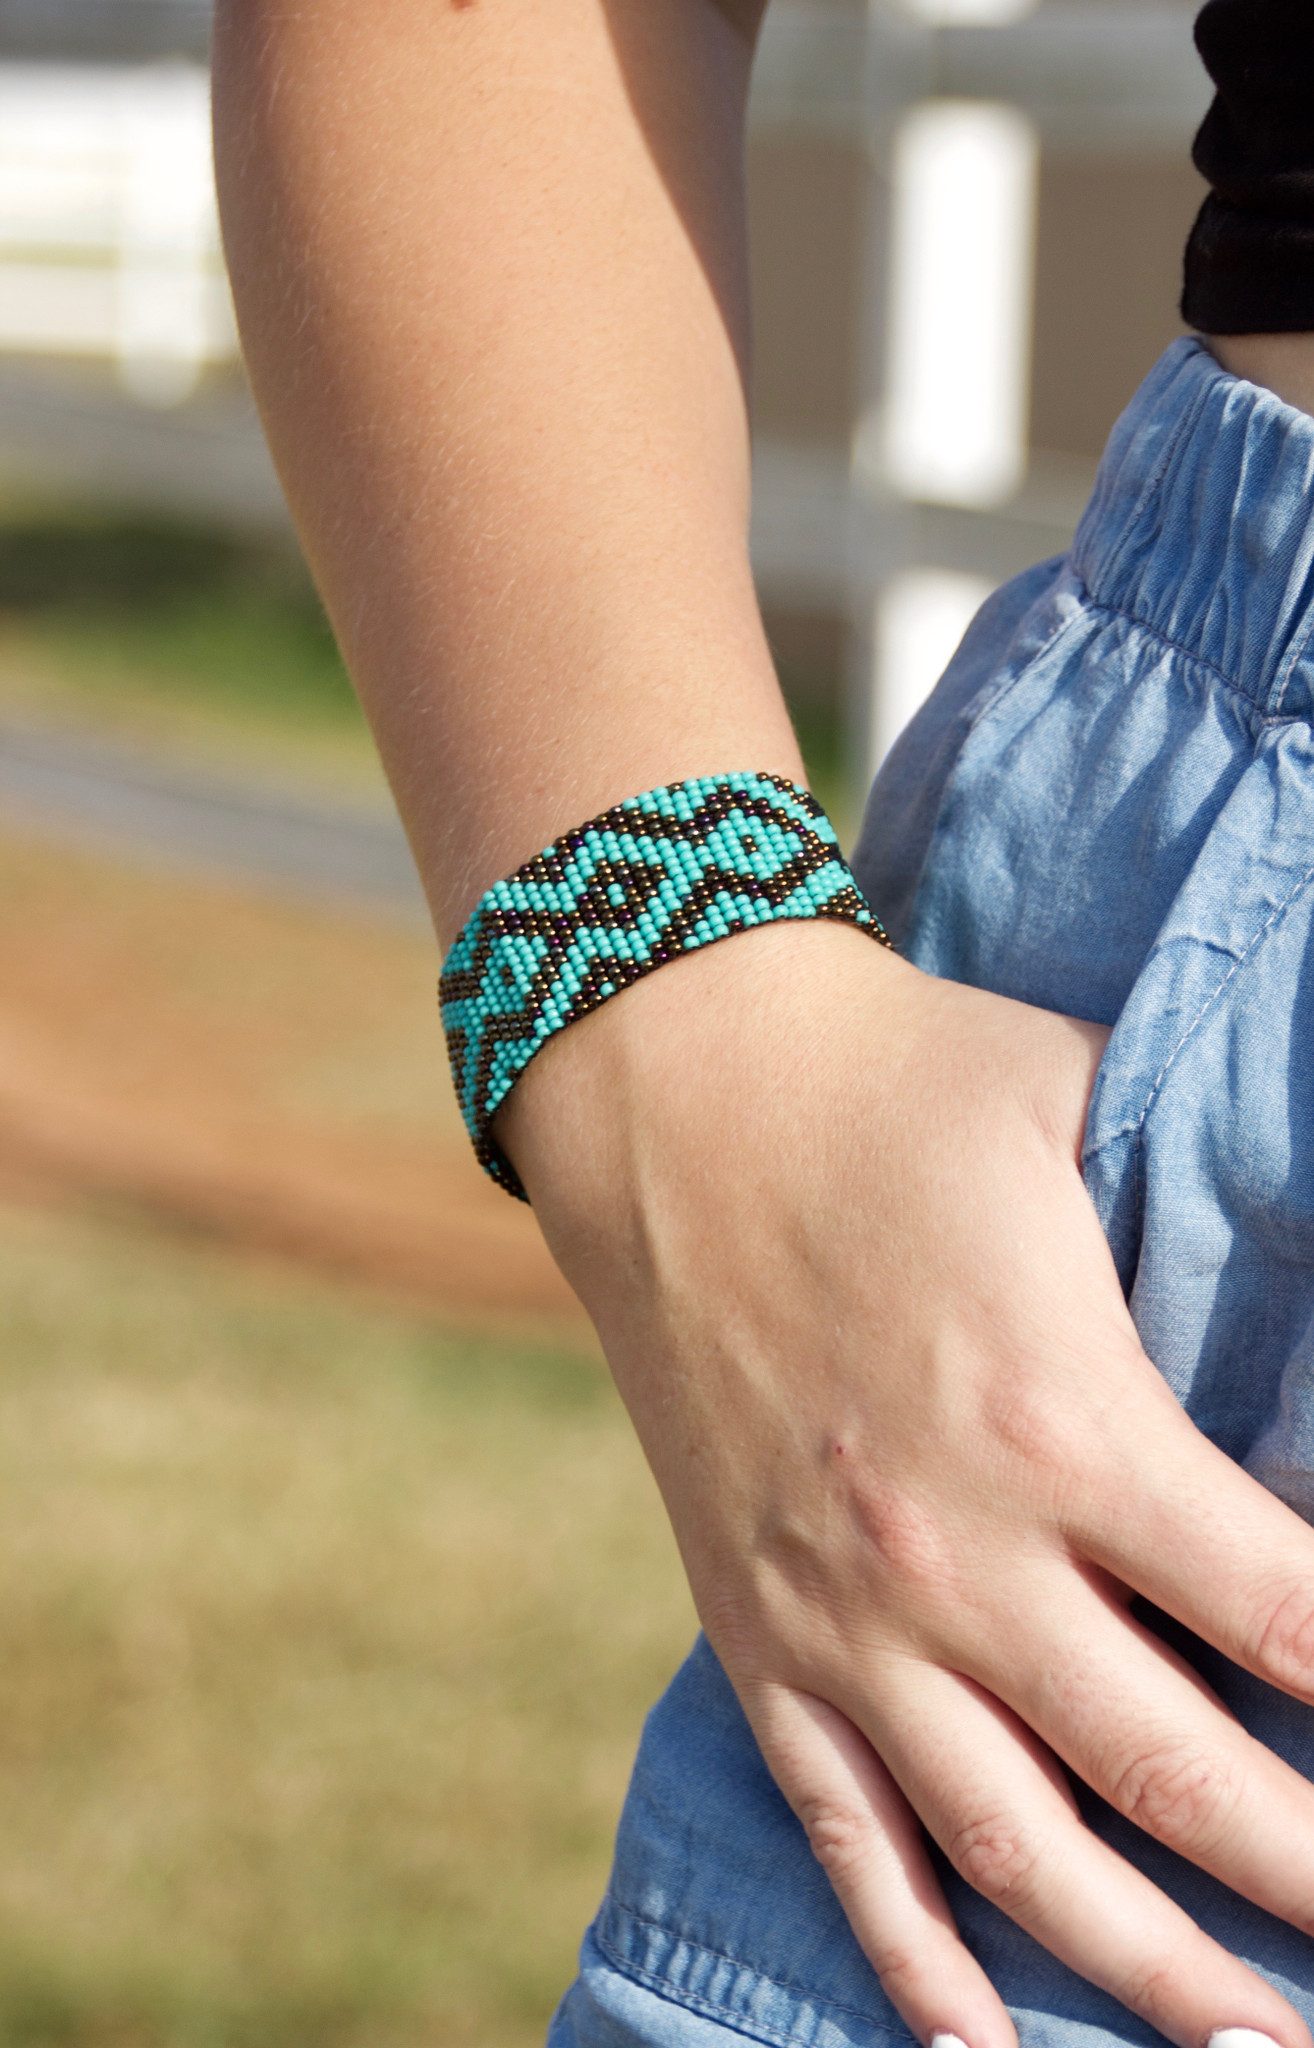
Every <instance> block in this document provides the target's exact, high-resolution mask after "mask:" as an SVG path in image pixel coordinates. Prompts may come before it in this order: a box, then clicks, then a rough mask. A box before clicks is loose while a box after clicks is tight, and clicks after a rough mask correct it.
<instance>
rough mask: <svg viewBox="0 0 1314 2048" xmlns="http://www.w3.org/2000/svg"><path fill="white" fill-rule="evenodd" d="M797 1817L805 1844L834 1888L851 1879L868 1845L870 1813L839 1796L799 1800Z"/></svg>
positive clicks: (870, 1833)
mask: <svg viewBox="0 0 1314 2048" xmlns="http://www.w3.org/2000/svg"><path fill="white" fill-rule="evenodd" d="M798 1817H799V1819H800V1820H801V1821H802V1823H803V1831H804V1833H805V1834H806V1835H807V1838H808V1846H809V1848H810V1849H811V1851H812V1853H813V1855H814V1856H815V1857H816V1859H817V1861H818V1863H819V1864H820V1865H821V1867H822V1869H823V1870H824V1871H825V1873H826V1875H827V1877H828V1878H829V1879H830V1881H831V1883H832V1884H833V1885H834V1886H835V1888H836V1890H840V1889H842V1888H843V1886H844V1885H845V1884H846V1882H848V1881H849V1880H850V1879H852V1878H853V1877H854V1876H855V1875H856V1873H857V1871H858V1869H859V1867H860V1866H861V1865H862V1863H863V1862H864V1861H865V1859H866V1857H867V1855H868V1854H869V1852H870V1848H871V1839H872V1827H871V1819H870V1816H869V1815H867V1814H864V1813H863V1812H861V1811H860V1809H859V1808H858V1807H856V1806H849V1805H847V1804H845V1803H844V1802H843V1801H842V1800H836V1799H826V1798H811V1799H803V1800H800V1802H799V1805H798Z"/></svg>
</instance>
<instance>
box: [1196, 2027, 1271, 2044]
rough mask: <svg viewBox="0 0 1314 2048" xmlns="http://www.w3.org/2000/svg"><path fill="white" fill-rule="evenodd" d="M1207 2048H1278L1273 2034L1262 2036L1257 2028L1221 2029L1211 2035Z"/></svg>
mask: <svg viewBox="0 0 1314 2048" xmlns="http://www.w3.org/2000/svg"><path fill="white" fill-rule="evenodd" d="M1205 2048H1278V2044H1277V2042H1276V2041H1275V2040H1274V2039H1273V2036H1272V2035H1271V2034H1261V2033H1260V2031H1259V2029H1258V2028H1257V2027H1219V2029H1218V2031H1217V2033H1214V2034H1211V2035H1210V2036H1209V2039H1208V2041H1207V2042H1206V2043H1205Z"/></svg>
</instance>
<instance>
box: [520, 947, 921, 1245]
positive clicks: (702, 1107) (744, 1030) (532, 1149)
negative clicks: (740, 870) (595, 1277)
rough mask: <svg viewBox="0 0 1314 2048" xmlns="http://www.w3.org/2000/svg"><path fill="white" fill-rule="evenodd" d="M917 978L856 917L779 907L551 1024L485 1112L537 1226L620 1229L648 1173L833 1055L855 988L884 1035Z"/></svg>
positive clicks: (668, 1169) (704, 1162)
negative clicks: (764, 919)
mask: <svg viewBox="0 0 1314 2048" xmlns="http://www.w3.org/2000/svg"><path fill="white" fill-rule="evenodd" d="M920 978H921V977H920V976H918V975H917V973H916V970H915V969H913V968H910V967H909V966H908V965H907V964H906V963H905V962H903V961H901V960H900V959H899V958H898V956H897V955H896V954H894V953H891V952H889V951H886V950H885V949H883V948H881V947H878V946H875V945H873V944H872V942H871V940H870V939H869V938H868V937H867V936H866V935H865V933H863V932H861V931H859V930H857V929H855V928H853V927H850V926H845V925H842V924H833V923H830V922H828V921H826V920H823V919H817V920H814V921H811V922H792V921H791V922H785V923H780V924H774V925H767V926H762V927H760V928H758V929H757V930H755V931H751V932H743V933H739V934H737V935H736V936H735V937H733V938H731V939H728V940H725V941H723V942H721V943H720V944H718V945H715V946H709V947H706V948H704V949H702V950H700V951H698V952H694V953H690V954H687V955H686V956H685V957H684V958H683V959H680V960H678V961H673V962H671V963H670V964H669V965H668V966H667V967H666V968H665V969H664V970H663V971H662V972H661V973H659V974H653V975H650V976H648V977H647V978H646V979H645V980H643V981H640V982H637V983H636V984H635V985H634V986H633V987H632V988H629V989H627V990H625V991H624V993H623V994H621V995H619V996H617V997H615V998H613V999H612V1001H610V1002H608V1003H605V1004H604V1005H603V1006H602V1007H601V1008H600V1009H598V1010H597V1011H595V1012H594V1013H593V1015H591V1016H588V1017H585V1018H583V1019H581V1021H580V1022H579V1023H577V1024H575V1025H573V1026H572V1027H571V1028H570V1030H568V1031H562V1032H558V1033H557V1034H556V1035H555V1036H554V1037H553V1038H552V1039H551V1041H550V1042H549V1043H548V1044H547V1045H545V1046H544V1048H543V1050H542V1051H541V1052H540V1053H539V1054H538V1056H537V1057H536V1058H535V1059H534V1060H533V1061H532V1062H531V1063H530V1065H529V1066H528V1067H527V1068H526V1069H525V1072H524V1073H523V1074H522V1075H521V1077H520V1079H519V1081H518V1082H517V1084H516V1086H515V1088H514V1089H512V1091H511V1093H510V1095H509V1096H508V1097H507V1099H506V1101H505V1102H504V1103H503V1105H502V1106H501V1108H500V1109H499V1111H498V1114H497V1116H496V1118H495V1120H494V1130H495V1134H496V1136H497V1138H498V1141H499V1143H500V1144H501V1145H502V1146H503V1148H504V1149H505V1151H506V1152H507V1155H508V1157H509V1158H511V1159H512V1160H513V1161H514V1163H515V1166H516V1169H517V1171H518V1172H519V1174H520V1176H521V1178H522V1179H523V1180H524V1182H525V1184H526V1187H527V1188H528V1190H529V1194H530V1197H531V1199H532V1201H533V1202H534V1205H535V1208H536V1210H538V1212H539V1215H540V1221H542V1222H543V1224H544V1227H545V1229H546V1230H547V1233H548V1236H549V1239H550V1240H554V1239H555V1236H556V1232H557V1230H558V1229H559V1228H560V1226H561V1224H562V1223H563V1222H564V1221H565V1220H566V1219H573V1220H577V1221H578V1222H579V1223H581V1224H583V1225H585V1226H586V1227H588V1228H589V1229H590V1230H601V1231H603V1232H605V1233H606V1234H608V1235H611V1234H612V1233H614V1234H615V1235H616V1236H618V1237H623V1236H624V1235H626V1234H627V1233H628V1232H629V1230H630V1229H631V1228H632V1227H634V1225H635V1224H636V1223H637V1220H638V1218H639V1216H640V1214H641V1212H642V1210H643V1207H644V1205H645V1202H646V1200H647V1199H648V1196H649V1193H650V1192H651V1191H652V1190H653V1189H654V1188H655V1186H656V1184H657V1183H658V1181H662V1182H666V1181H668V1180H675V1181H678V1180H679V1179H680V1178H681V1177H683V1176H686V1175H689V1174H702V1173H704V1172H705V1171H706V1170H707V1169H708V1167H709V1166H711V1165H713V1164H717V1165H719V1163H720V1162H719V1160H718V1157H717V1155H718V1153H719V1151H720V1149H721V1147H722V1140H723V1133H726V1132H732V1131H733V1130H734V1129H735V1128H736V1126H737V1125H738V1127H740V1128H742V1129H745V1130H750V1131H751V1130H752V1129H753V1128H754V1127H755V1125H756V1122H757V1110H756V1108H755V1103H756V1101H757V1098H759V1097H760V1096H761V1095H762V1094H763V1093H764V1092H766V1093H777V1092H782V1091H788V1090H790V1089H791V1088H793V1089H797V1088H798V1087H799V1086H800V1085H802V1084H803V1081H804V1077H805V1075H806V1074H807V1072H808V1070H809V1068H814V1067H815V1066H816V1064H817V1063H818V1062H819V1061H820V1062H825V1061H826V1060H827V1059H828V1058H830V1057H831V1054H830V1049H829V1047H828V1044H827V1041H826V1033H825V1019H826V1017H827V1015H828V1014H829V1013H831V1012H832V1011H834V1010H835V1009H836V1008H838V1007H841V1006H843V1007H846V1008H847V1006H848V1005H850V1004H852V1003H854V1002H859V1003H861V1005H862V1006H863V1013H864V1016H865V1017H866V1019H867V1020H868V1023H869V1028H870V1030H871V1032H872V1034H873V1039H875V1038H876V1036H877V1035H880V1034H884V1033H886V1032H887V1031H894V1032H895V1033H896V1035H897V1032H898V1029H899V1025H898V1017H899V1013H900V1012H901V1011H902V1009H903V1008H904V1007H905V1004H904V998H903V988H904V984H905V982H906V981H908V980H920ZM554 1249H558V1255H559V1256H561V1257H562V1262H563V1264H567V1265H569V1264H570V1260H569V1258H568V1256H563V1254H562V1252H561V1249H560V1248H559V1247H558V1246H557V1245H556V1244H555V1242H554ZM571 1277H574V1275H573V1273H572V1276H571Z"/></svg>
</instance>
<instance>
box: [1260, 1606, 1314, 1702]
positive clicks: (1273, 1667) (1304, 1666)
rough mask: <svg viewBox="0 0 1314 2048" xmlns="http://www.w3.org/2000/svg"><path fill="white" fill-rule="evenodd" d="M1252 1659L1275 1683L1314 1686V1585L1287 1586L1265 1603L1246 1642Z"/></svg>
mask: <svg viewBox="0 0 1314 2048" xmlns="http://www.w3.org/2000/svg"><path fill="white" fill-rule="evenodd" d="M1246 1649H1247V1651H1248V1653H1249V1654H1248V1661H1249V1662H1250V1663H1251V1664H1252V1665H1253V1666H1254V1667H1255V1669H1257V1670H1258V1671H1259V1672H1260V1673H1261V1674H1262V1675H1263V1676H1264V1677H1265V1678H1267V1679H1269V1680H1270V1682H1271V1683H1272V1684H1274V1685H1280V1686H1284V1687H1287V1688H1289V1689H1290V1690H1291V1691H1293V1692H1304V1693H1308V1692H1309V1691H1310V1690H1311V1689H1312V1688H1314V1588H1311V1587H1310V1586H1309V1584H1308V1583H1307V1582H1302V1583H1301V1584H1300V1585H1297V1586H1290V1587H1287V1588H1286V1589H1285V1590H1284V1591H1283V1592H1281V1593H1279V1594H1278V1595H1277V1597H1276V1598H1275V1599H1274V1598H1270V1599H1269V1600H1268V1601H1266V1602H1265V1605H1264V1609H1263V1612H1262V1613H1261V1615H1260V1617H1259V1619H1258V1621H1257V1622H1256V1624H1255V1625H1254V1627H1253V1628H1252V1629H1251V1631H1250V1635H1249V1640H1248V1642H1247V1644H1246Z"/></svg>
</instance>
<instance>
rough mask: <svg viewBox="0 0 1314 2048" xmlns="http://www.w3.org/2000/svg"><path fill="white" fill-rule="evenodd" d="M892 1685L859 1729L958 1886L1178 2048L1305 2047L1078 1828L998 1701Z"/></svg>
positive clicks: (942, 1680)
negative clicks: (1264, 2041) (875, 1715)
mask: <svg viewBox="0 0 1314 2048" xmlns="http://www.w3.org/2000/svg"><path fill="white" fill-rule="evenodd" d="M905 1683H906V1682H905ZM899 1687H900V1682H899V1678H898V1676H897V1674H894V1673H892V1672H891V1671H890V1670H888V1669H887V1670H885V1671H883V1673H882V1690H883V1691H884V1692H885V1693H886V1699H885V1704H884V1708H883V1725H882V1727H881V1728H880V1729H879V1730H875V1729H873V1731H872V1733H873V1739H875V1740H879V1742H880V1745H881V1752H882V1754H883V1756H884V1757H885V1759H886V1761H887V1763H888V1765H889V1767H890V1770H891V1772H892V1773H893V1775H894V1776H895V1777H896V1778H897V1780H898V1782H899V1785H900V1788H901V1789H902V1791H903V1793H904V1795H905V1796H906V1798H907V1800H908V1801H909V1803H910V1805H911V1806H912V1807H913V1808H914V1809H915V1810H916V1812H917V1813H918V1814H919V1815H920V1817H921V1820H922V1822H923V1823H924V1825H925V1826H926V1828H927V1829H928V1831H929V1832H930V1834H931V1835H932V1836H933V1837H934V1839H935V1840H936V1841H937V1842H938V1843H939V1845H940V1847H941V1848H942V1849H943V1851H944V1853H945V1855H946V1856H947V1857H948V1859H949V1861H950V1862H951V1863H952V1864H953V1866H954V1868H955V1870H957V1871H958V1873H959V1875H960V1876H962V1877H963V1878H965V1879H966V1881H967V1883H968V1884H970V1885H971V1886H973V1888H974V1889H975V1890H976V1891H978V1892H980V1893H981V1894H982V1895H983V1896H984V1897H985V1898H987V1899H988V1900H989V1901H990V1902H991V1903H992V1904H993V1905H995V1906H997V1907H998V1908H999V1910H1000V1911H1001V1912H1003V1913H1006V1914H1007V1915H1008V1916H1009V1918H1010V1919H1012V1920H1015V1921H1016V1922H1017V1924H1018V1925H1019V1926H1020V1927H1023V1928H1025V1929H1026V1931H1027V1933H1029V1934H1030V1935H1032V1936H1033V1937H1034V1938H1035V1939H1036V1940H1037V1941H1038V1942H1040V1943H1041V1944H1042V1946H1043V1947H1045V1948H1047V1949H1048V1950H1049V1951H1050V1953H1051V1954H1052V1955H1055V1956H1057V1957H1058V1958H1059V1959H1060V1961H1062V1962H1064V1963H1067V1964H1068V1965H1069V1967H1070V1968H1072V1969H1074V1970H1076V1971H1077V1972H1078V1973H1079V1974H1080V1975H1081V1976H1083V1977H1086V1978H1088V1979H1089V1980H1090V1982H1092V1983H1094V1984H1098V1985H1100V1986H1101V1987H1102V1988H1103V1989H1104V1990H1106V1991H1108V1992H1110V1993H1111V1994H1112V1996H1113V1997H1114V1998H1117V1999H1118V2000H1120V2001H1121V2003H1122V2004H1123V2005H1125V2006H1127V2007H1129V2008H1130V2009H1131V2011H1132V2012H1134V2013H1137V2014H1138V2015H1139V2016H1140V2017H1141V2018H1142V2019H1144V2020H1145V2021H1147V2022H1148V2024H1149V2025H1151V2026H1153V2027H1156V2028H1157V2029H1158V2030H1159V2032H1160V2033H1161V2034H1166V2035H1167V2036H1168V2038H1169V2040H1172V2041H1176V2042H1177V2043H1179V2048H1201V2043H1203V2042H1206V2041H1209V2040H1210V2038H1211V2037H1212V2036H1213V2035H1215V2034H1217V2033H1218V2032H1220V2031H1221V2030H1225V2029H1229V2028H1241V2029H1250V2030H1252V2031H1255V2032H1258V2033H1261V2034H1266V2035H1268V2036H1269V2037H1270V2039H1271V2040H1273V2041H1276V2042H1278V2043H1280V2044H1282V2048H1310V2037H1309V2034H1308V2032H1307V2030H1306V2028H1305V2025H1304V2023H1303V2021H1302V2020H1301V2019H1300V2017H1299V2016H1298V2014H1297V2013H1296V2012H1295V2011H1294V2010H1293V2009H1292V2007H1291V2006H1289V2005H1288V2004H1287V2002H1286V2000H1285V1999H1284V1998H1282V1997H1281V1996H1280V1995H1279V1994H1278V1993H1277V1992H1276V1991H1275V1990H1274V1989H1273V1988H1272V1986H1271V1985H1269V1984H1266V1983H1265V1982H1264V1981H1263V1979H1262V1978H1259V1977H1256V1976H1255V1975H1254V1974H1253V1973H1252V1972H1251V1971H1250V1970H1248V1969H1247V1968H1246V1966H1245V1965H1244V1964H1243V1963H1241V1962H1239V1961H1238V1960H1237V1958H1236V1957H1235V1956H1232V1955H1229V1954H1228V1952H1227V1951H1226V1950H1225V1949H1223V1948H1220V1947H1219V1946H1218V1944H1217V1943H1216V1942H1214V1941H1212V1940H1211V1939H1210V1938H1209V1936H1208V1935H1206V1934H1204V1933H1202V1932H1201V1930H1200V1929H1199V1928H1198V1927H1197V1926H1196V1925H1195V1923H1194V1921H1193V1920H1191V1919H1190V1918H1189V1917H1188V1916H1187V1914H1186V1913H1184V1912H1183V1911H1182V1909H1181V1907H1180V1906H1177V1905H1175V1904H1174V1903H1173V1901H1172V1900H1171V1899H1169V1898H1168V1897H1166V1895H1165V1894H1164V1893H1163V1892H1161V1891H1159V1890H1158V1889H1157V1887H1156V1886H1155V1885H1154V1884H1152V1883H1151V1881H1150V1879H1149V1878H1148V1877H1146V1876H1145V1875H1144V1874H1143V1873H1142V1872H1141V1871H1139V1870H1136V1869H1134V1868H1133V1866H1132V1865H1131V1864H1129V1863H1126V1862H1124V1860H1123V1859H1122V1857H1120V1856H1119V1855H1118V1854H1117V1853H1116V1851H1114V1850H1113V1849H1111V1848H1110V1847H1109V1845H1108V1843H1107V1842H1104V1841H1102V1840H1101V1839H1100V1837H1099V1836H1098V1835H1095V1834H1093V1833H1092V1832H1091V1830H1090V1829H1089V1828H1088V1827H1086V1825H1085V1824H1084V1822H1083V1821H1082V1820H1081V1818H1080V1816H1079V1814H1078V1813H1077V1810H1076V1806H1075V1803H1074V1802H1073V1799H1072V1795H1071V1793H1070V1792H1069V1790H1068V1788H1067V1786H1066V1784H1065V1783H1064V1782H1063V1777H1062V1773H1061V1771H1060V1769H1059V1767H1058V1765H1057V1763H1056V1762H1055V1760H1054V1758H1053V1757H1052V1756H1051V1755H1049V1754H1048V1753H1047V1752H1046V1750H1045V1749H1044V1746H1043V1745H1042V1744H1041V1743H1039V1742H1038V1741H1037V1739H1036V1737H1035V1736H1034V1735H1033V1734H1032V1733H1031V1731H1030V1730H1029V1729H1027V1728H1026V1727H1024V1725H1023V1724H1022V1722H1021V1721H1020V1720H1018V1718H1017V1717H1016V1715H1014V1714H1013V1713H1011V1712H1010V1711H1009V1709H1008V1708H1007V1707H1004V1706H1002V1705H1001V1704H1000V1702H999V1701H998V1700H997V1699H994V1698H992V1697H991V1696H990V1695H989V1694H987V1693H985V1692H983V1691H982V1690H981V1689H980V1688H979V1687H978V1686H976V1685H974V1684H973V1683H972V1682H971V1681H970V1680H967V1679H963V1678H958V1677H955V1676H954V1675H953V1674H951V1673H949V1672H944V1671H931V1670H929V1669H928V1668H927V1667H922V1668H921V1669H920V1670H919V1671H918V1672H917V1674H916V1679H915V1684H914V1685H912V1686H911V1687H908V1689H907V1691H906V1695H905V1697H903V1698H902V1699H900V1698H899V1697H898V1693H899ZM972 2048H975V2044H972Z"/></svg>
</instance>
